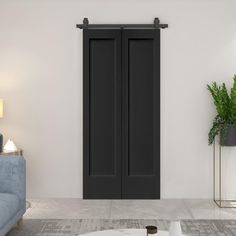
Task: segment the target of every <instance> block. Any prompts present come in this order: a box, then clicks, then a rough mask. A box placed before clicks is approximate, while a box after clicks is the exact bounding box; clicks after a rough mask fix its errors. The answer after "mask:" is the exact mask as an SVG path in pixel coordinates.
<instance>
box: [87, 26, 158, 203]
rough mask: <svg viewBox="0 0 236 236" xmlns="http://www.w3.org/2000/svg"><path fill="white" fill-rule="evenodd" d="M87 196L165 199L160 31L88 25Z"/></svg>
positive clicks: (90, 197) (89, 197)
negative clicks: (162, 195)
mask: <svg viewBox="0 0 236 236" xmlns="http://www.w3.org/2000/svg"><path fill="white" fill-rule="evenodd" d="M83 186H84V198H88V199H92V198H97V199H99V198H100V199H102V198H105V199H112V198H116V199H120V198H124V199H148V198H149V199H152V198H153V199H158V198H160V30H159V29H150V30H149V29H145V30H140V29H133V30H131V29H130V30H126V29H123V30H120V29H117V30H114V29H107V30H105V29H86V30H84V185H83Z"/></svg>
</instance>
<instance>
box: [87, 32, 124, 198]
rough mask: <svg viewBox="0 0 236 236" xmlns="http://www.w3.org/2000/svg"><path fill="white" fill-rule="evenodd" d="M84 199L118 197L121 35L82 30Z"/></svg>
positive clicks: (119, 190)
mask: <svg viewBox="0 0 236 236" xmlns="http://www.w3.org/2000/svg"><path fill="white" fill-rule="evenodd" d="M83 40H84V48H83V50H84V72H83V73H84V121H83V122H84V164H83V165H84V174H83V177H84V180H83V181H84V184H83V188H84V189H83V192H84V198H88V199H93V198H98V199H99V198H100V199H102V198H121V76H120V73H121V50H120V49H121V34H120V30H92V29H91V30H84V38H83Z"/></svg>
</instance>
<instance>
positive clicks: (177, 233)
mask: <svg viewBox="0 0 236 236" xmlns="http://www.w3.org/2000/svg"><path fill="white" fill-rule="evenodd" d="M169 235H170V236H182V235H183V234H182V230H181V225H180V221H172V222H171V223H170V229H169Z"/></svg>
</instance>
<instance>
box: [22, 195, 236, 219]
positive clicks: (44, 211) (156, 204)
mask: <svg viewBox="0 0 236 236" xmlns="http://www.w3.org/2000/svg"><path fill="white" fill-rule="evenodd" d="M29 201H30V203H31V208H29V209H28V210H27V212H26V214H25V216H24V218H31V219H170V220H173V219H236V209H220V208H218V207H217V206H216V205H215V203H214V202H213V201H212V200H187V199H186V200H174V199H173V200H82V199H29Z"/></svg>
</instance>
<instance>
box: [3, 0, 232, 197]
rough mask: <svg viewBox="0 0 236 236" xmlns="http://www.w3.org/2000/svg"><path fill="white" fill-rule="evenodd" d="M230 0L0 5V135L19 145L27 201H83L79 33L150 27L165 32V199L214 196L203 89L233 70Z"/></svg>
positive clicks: (11, 0)
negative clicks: (159, 25) (0, 115)
mask: <svg viewBox="0 0 236 236" xmlns="http://www.w3.org/2000/svg"><path fill="white" fill-rule="evenodd" d="M235 9H236V2H235V1H234V0H224V1H222V0H198V1H196V0H148V1H147V0H99V1H98V0H40V1H38V0H21V1H19V0H0V97H2V98H3V99H4V100H5V107H6V109H5V118H4V119H2V120H1V121H0V130H1V132H2V133H3V134H4V135H5V139H7V138H9V137H10V138H13V140H14V141H15V143H16V144H17V145H18V146H19V147H22V148H23V149H24V153H25V158H26V159H27V186H28V197H81V196H82V32H81V30H78V29H76V28H75V25H76V23H81V22H82V20H83V17H85V16H86V17H88V18H89V20H90V22H91V23H151V22H152V21H153V19H154V17H159V18H160V19H161V21H162V22H163V23H168V24H169V26H170V27H169V28H168V29H166V30H163V32H162V46H161V50H162V66H161V68H162V73H161V74H162V78H161V89H162V94H161V104H162V108H161V116H162V122H161V127H162V134H161V138H162V144H161V147H162V152H161V160H162V164H161V165H162V180H161V182H162V198H210V197H212V149H211V147H209V146H208V145H207V133H208V129H209V126H210V123H211V120H212V117H213V115H214V108H213V106H212V103H211V100H210V97H209V95H208V93H207V91H206V84H207V83H209V82H211V81H212V80H216V81H223V80H224V81H227V83H230V82H231V77H232V75H233V74H234V73H236V64H235V63H236V14H235Z"/></svg>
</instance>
